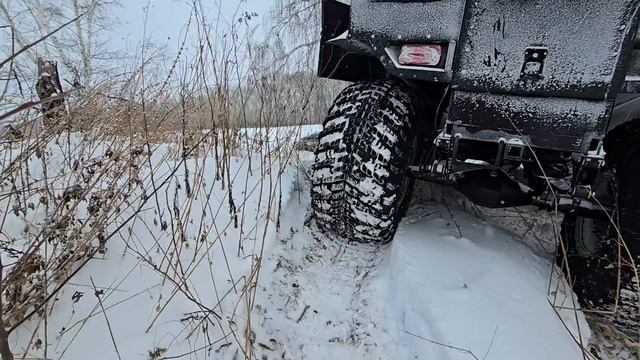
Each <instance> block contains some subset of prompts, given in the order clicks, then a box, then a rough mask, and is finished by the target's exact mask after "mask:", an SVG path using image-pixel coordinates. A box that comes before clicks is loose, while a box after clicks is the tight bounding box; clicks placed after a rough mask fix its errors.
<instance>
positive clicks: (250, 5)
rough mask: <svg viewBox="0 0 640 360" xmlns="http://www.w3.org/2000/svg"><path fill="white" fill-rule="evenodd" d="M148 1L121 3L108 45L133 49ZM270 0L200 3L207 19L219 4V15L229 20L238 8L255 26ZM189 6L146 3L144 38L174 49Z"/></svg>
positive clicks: (178, 0) (176, 1) (172, 0)
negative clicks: (255, 15)
mask: <svg viewBox="0 0 640 360" xmlns="http://www.w3.org/2000/svg"><path fill="white" fill-rule="evenodd" d="M147 1H148V0H122V1H121V4H122V7H121V8H120V9H118V14H116V15H117V17H118V18H119V20H120V22H121V24H122V25H121V26H120V27H118V28H116V29H114V30H115V31H114V33H113V35H112V36H111V37H110V41H111V42H112V46H114V47H115V48H119V49H124V50H126V49H130V50H134V49H136V48H137V47H138V45H139V44H140V43H141V41H142V34H143V31H144V19H145V12H144V7H145V6H146V4H147ZM273 3H274V0H202V4H203V6H204V7H205V8H207V9H206V10H207V11H208V12H209V16H210V18H213V17H215V16H217V13H218V9H219V7H218V6H219V5H221V7H222V9H221V13H222V16H223V17H225V18H227V19H228V20H231V18H232V17H233V14H234V12H235V11H236V8H237V7H238V5H240V8H241V9H242V10H243V11H247V12H256V13H258V18H257V19H256V20H255V22H254V24H255V25H256V26H258V25H260V24H262V23H263V21H264V20H265V18H266V17H267V15H268V12H269V10H270V8H271V6H272V5H273ZM190 11H191V6H190V5H189V1H188V0H150V6H149V13H148V21H147V38H150V39H151V40H152V41H153V42H155V43H158V44H163V45H166V46H167V48H168V49H169V50H176V49H177V48H178V44H179V41H180V32H181V31H182V30H183V28H184V26H185V25H186V23H187V21H188V19H189V13H190Z"/></svg>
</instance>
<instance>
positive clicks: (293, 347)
mask: <svg viewBox="0 0 640 360" xmlns="http://www.w3.org/2000/svg"><path fill="white" fill-rule="evenodd" d="M296 201H297V200H296ZM294 202H295V201H294ZM290 205H291V204H290ZM291 207H293V209H291V208H290V209H289V210H288V213H289V214H296V216H294V218H289V219H286V218H285V221H284V222H283V224H284V225H283V228H282V229H283V231H287V234H286V236H282V237H281V239H280V241H279V244H278V245H277V246H276V249H273V250H274V251H273V252H272V253H271V254H270V256H269V259H268V260H267V264H270V266H268V267H267V268H265V271H264V273H266V274H268V275H265V278H264V279H263V282H262V286H263V287H262V288H261V292H260V296H259V298H258V304H259V316H260V318H261V321H260V325H261V329H260V330H258V334H257V340H256V341H257V342H258V343H263V344H265V343H268V348H265V347H261V348H260V349H259V350H260V351H259V357H258V358H259V359H332V360H336V359H351V358H359V359H385V358H388V354H389V352H390V351H392V350H391V348H394V347H395V346H394V345H393V343H392V341H391V340H392V339H391V338H390V337H389V336H387V335H386V334H385V331H384V327H383V326H381V325H380V323H381V322H384V312H383V308H382V307H381V306H380V302H379V301H377V300H376V299H379V298H380V297H381V294H380V293H379V289H377V288H376V287H372V283H373V280H375V279H376V277H377V276H378V268H377V265H378V263H379V262H380V259H382V258H383V256H380V255H381V254H380V253H379V252H380V251H384V249H378V248H377V247H375V246H371V245H363V244H357V245H356V244H354V245H345V244H344V243H342V242H341V240H337V239H336V240H334V241H332V240H330V239H327V236H326V235H324V234H322V233H321V232H320V231H319V230H317V229H315V226H312V227H311V229H310V228H309V227H304V226H303V224H302V223H303V216H304V215H305V214H306V207H305V206H304V204H303V205H299V204H294V205H292V206H291ZM294 224H295V225H294ZM260 332H261V333H260Z"/></svg>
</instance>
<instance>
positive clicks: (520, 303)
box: [257, 192, 590, 359]
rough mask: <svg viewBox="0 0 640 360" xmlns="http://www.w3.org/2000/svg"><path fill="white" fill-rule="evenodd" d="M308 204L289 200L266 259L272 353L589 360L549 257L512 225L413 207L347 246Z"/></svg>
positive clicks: (265, 336) (264, 324)
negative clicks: (394, 224) (388, 235)
mask: <svg viewBox="0 0 640 360" xmlns="http://www.w3.org/2000/svg"><path fill="white" fill-rule="evenodd" d="M303 194H305V195H306V192H303ZM307 207H308V200H307V199H306V197H305V196H302V197H300V198H297V197H294V198H292V200H291V202H290V204H289V206H288V208H289V210H288V211H287V212H286V214H287V215H286V216H285V218H286V220H285V221H284V222H283V231H285V232H284V233H283V234H281V235H280V236H279V243H278V244H277V246H276V247H275V248H274V249H273V250H272V251H270V255H269V258H268V259H269V261H268V262H267V264H268V267H266V268H265V271H266V272H267V273H268V275H265V277H266V278H268V279H269V281H265V282H263V283H262V285H261V291H260V293H259V295H260V296H259V297H258V304H259V305H260V306H259V307H258V308H257V310H258V311H259V312H260V313H261V315H262V320H261V323H260V325H261V326H260V328H261V333H259V334H260V336H258V339H259V340H260V339H261V338H262V342H264V343H265V344H267V345H269V349H266V348H264V349H263V351H262V353H263V354H271V355H269V356H268V357H267V358H273V359H280V358H285V359H473V358H474V357H476V358H478V359H484V358H486V359H582V358H583V356H582V352H581V351H580V347H579V346H578V344H577V343H576V341H575V339H577V337H576V338H575V339H574V338H572V335H571V334H570V333H569V332H568V331H567V329H565V325H563V320H564V323H565V324H566V325H567V326H569V328H571V330H572V331H573V332H574V334H577V333H578V332H577V330H576V320H575V319H576V317H575V315H574V314H573V313H568V312H567V313H562V317H563V319H561V318H560V317H559V315H558V314H557V313H556V311H555V310H554V308H553V307H552V306H551V305H550V303H549V300H548V297H547V293H548V290H549V275H550V273H551V264H550V262H549V261H548V260H546V259H543V258H540V257H538V256H536V255H534V254H533V253H532V251H530V250H529V249H528V248H527V247H526V246H525V245H524V244H522V243H521V242H520V241H518V240H517V239H515V238H514V237H513V236H512V235H510V234H509V233H506V232H505V231H503V230H500V229H497V228H495V227H494V226H492V225H489V224H487V223H485V222H484V221H482V220H479V219H477V218H474V217H472V216H471V215H469V214H466V213H464V212H461V211H455V212H454V214H453V216H454V217H455V221H456V222H457V224H458V226H459V229H458V227H457V226H456V225H455V224H454V222H453V221H452V219H451V215H450V214H449V212H448V211H449V210H447V209H446V208H445V207H444V206H441V205H437V204H430V205H416V206H413V207H412V208H411V210H410V212H409V214H408V215H407V217H406V218H405V220H404V221H403V222H402V224H401V226H400V229H399V231H398V233H397V235H396V237H395V239H394V241H393V243H392V244H391V245H386V246H382V247H374V246H368V245H362V244H357V245H356V244H353V245H345V243H344V241H342V240H340V239H332V238H331V237H330V236H326V235H323V234H321V233H319V232H318V230H316V229H314V227H311V228H309V227H306V226H304V217H305V214H306V211H307ZM460 233H462V236H460ZM565 305H567V304H565ZM578 319H579V321H580V327H581V332H582V336H583V338H584V339H585V340H584V341H585V344H586V339H588V338H589V334H590V333H589V329H588V326H587V325H586V323H585V322H584V319H583V317H582V315H581V314H579V316H578ZM265 349H266V350H265Z"/></svg>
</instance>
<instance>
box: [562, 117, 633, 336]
mask: <svg viewBox="0 0 640 360" xmlns="http://www.w3.org/2000/svg"><path fill="white" fill-rule="evenodd" d="M605 149H606V151H607V163H608V169H607V170H605V171H603V172H602V173H601V174H600V175H599V176H598V178H597V180H596V184H595V185H594V191H595V193H596V197H597V198H598V200H599V201H600V202H602V203H607V202H608V203H611V204H614V208H615V211H614V212H613V213H612V214H610V215H611V218H612V220H613V221H599V220H592V219H585V218H581V217H578V216H575V215H572V214H569V215H567V216H566V217H565V220H564V222H563V224H562V235H563V242H564V246H561V248H560V251H558V254H559V255H558V264H559V265H560V266H562V268H563V270H564V271H565V273H570V275H571V281H572V284H573V288H574V292H575V293H576V295H577V296H578V299H579V300H580V303H581V305H582V306H583V307H585V308H586V309H587V310H595V311H596V312H600V314H602V316H603V317H604V318H605V320H608V321H609V322H610V323H612V324H614V325H615V326H616V328H617V329H619V330H621V331H622V332H624V333H625V334H627V335H629V336H631V337H633V338H634V341H638V340H640V308H639V299H638V291H639V290H640V289H638V281H639V279H638V278H637V274H638V271H639V270H640V267H639V265H640V126H638V124H636V125H635V126H629V127H625V128H624V129H618V131H615V132H612V133H610V134H609V136H608V137H607V141H606V142H605ZM614 224H615V226H614ZM616 228H617V229H619V230H620V233H621V235H622V241H619V240H618V239H619V236H618V231H617V229H616ZM563 248H564V249H566V257H565V254H563V251H562V250H563ZM565 259H566V262H565ZM567 264H568V265H569V266H568V267H567V266H566V265H567ZM616 304H617V307H616ZM614 310H615V314H613V312H614ZM607 312H610V313H611V314H606V313H607Z"/></svg>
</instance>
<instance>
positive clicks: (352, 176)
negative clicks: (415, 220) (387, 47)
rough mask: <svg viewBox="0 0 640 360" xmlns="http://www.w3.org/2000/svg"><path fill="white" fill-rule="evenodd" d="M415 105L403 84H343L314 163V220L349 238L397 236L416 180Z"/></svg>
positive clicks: (369, 239) (364, 239) (368, 239)
mask: <svg viewBox="0 0 640 360" xmlns="http://www.w3.org/2000/svg"><path fill="white" fill-rule="evenodd" d="M413 116H414V113H413V108H412V106H411V100H410V97H409V94H408V92H407V90H406V89H405V88H404V87H403V85H402V84H401V83H399V82H396V81H392V80H387V81H377V82H367V83H360V84H356V85H352V86H350V87H348V88H346V89H345V90H344V91H342V93H341V94H340V95H338V97H337V98H336V100H335V102H334V105H333V107H332V108H331V110H330V111H329V116H328V117H327V119H326V120H325V122H324V129H323V131H322V132H321V133H320V138H319V145H318V149H317V151H316V161H315V164H314V166H313V174H312V186H311V199H312V200H311V203H312V209H313V214H314V215H315V219H316V223H317V224H318V226H319V227H320V228H322V229H323V230H325V231H329V232H332V233H335V234H337V235H339V236H341V237H344V238H345V239H347V240H349V241H359V242H375V243H385V242H388V241H391V239H392V238H393V236H394V234H395V232H396V229H397V226H398V222H399V221H400V218H401V217H402V215H403V212H404V209H405V205H406V204H407V200H408V198H409V194H410V192H411V188H412V185H413V181H412V179H410V178H409V177H407V176H406V169H407V166H408V164H409V163H410V162H411V161H412V160H413V156H414V153H415V151H416V149H415V148H416V141H415V140H416V137H415V133H414V131H413V129H412V122H413Z"/></svg>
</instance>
